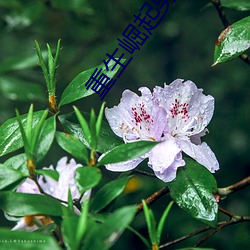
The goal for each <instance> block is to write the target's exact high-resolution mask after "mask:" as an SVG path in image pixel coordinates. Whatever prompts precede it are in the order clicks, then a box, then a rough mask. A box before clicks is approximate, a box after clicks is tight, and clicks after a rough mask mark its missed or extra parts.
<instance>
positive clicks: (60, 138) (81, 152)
mask: <svg viewBox="0 0 250 250" xmlns="http://www.w3.org/2000/svg"><path fill="white" fill-rule="evenodd" d="M56 141H57V143H58V144H59V145H60V147H61V148H62V149H64V150H65V151H66V152H68V153H69V154H71V155H72V156H73V157H74V158H75V159H77V160H78V161H79V162H81V163H83V164H86V165H88V162H89V160H88V151H87V149H86V147H85V145H84V144H83V143H82V142H80V141H79V140H78V139H77V138H76V137H75V136H73V135H70V134H67V133H64V132H56Z"/></svg>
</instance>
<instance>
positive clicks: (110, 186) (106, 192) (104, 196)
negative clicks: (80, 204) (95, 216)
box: [91, 176, 132, 212]
mask: <svg viewBox="0 0 250 250" xmlns="http://www.w3.org/2000/svg"><path fill="white" fill-rule="evenodd" d="M131 177H132V176H126V177H121V178H119V179H116V180H114V181H111V182H109V183H107V184H106V185H104V186H103V187H102V188H101V189H99V190H98V191H97V193H96V195H95V197H94V198H93V200H92V203H91V208H92V209H93V211H94V212H99V211H101V210H102V209H103V208H105V207H106V206H107V205H109V204H110V203H111V202H112V201H113V200H114V199H115V198H117V197H118V196H119V195H120V194H121V193H122V192H123V190H124V188H125V186H126V184H127V182H128V180H129V179H130V178H131Z"/></svg>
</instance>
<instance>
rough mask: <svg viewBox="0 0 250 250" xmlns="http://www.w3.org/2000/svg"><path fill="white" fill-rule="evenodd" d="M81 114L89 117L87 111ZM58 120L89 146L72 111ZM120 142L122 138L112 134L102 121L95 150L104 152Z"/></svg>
mask: <svg viewBox="0 0 250 250" xmlns="http://www.w3.org/2000/svg"><path fill="white" fill-rule="evenodd" d="M83 115H84V117H86V118H87V119H89V118H90V116H89V114H88V113H84V112H83ZM59 120H60V122H61V123H62V125H63V127H64V128H65V129H66V130H67V131H68V132H69V133H70V134H72V135H74V136H75V137H76V138H78V139H79V140H80V141H81V142H82V143H83V144H84V145H86V147H88V148H89V147H90V146H89V144H88V142H87V140H86V138H85V136H84V134H83V132H82V129H81V127H80V125H79V124H78V120H77V119H76V117H75V115H74V113H71V114H68V115H61V116H59ZM121 144H123V141H122V139H121V138H119V137H118V136H116V135H115V134H114V132H113V131H112V130H111V129H110V126H109V125H108V124H107V122H105V121H103V122H102V127H101V131H100V136H99V140H98V144H97V149H96V150H97V152H100V153H104V152H107V151H109V150H111V149H112V148H114V147H116V146H118V145H121Z"/></svg>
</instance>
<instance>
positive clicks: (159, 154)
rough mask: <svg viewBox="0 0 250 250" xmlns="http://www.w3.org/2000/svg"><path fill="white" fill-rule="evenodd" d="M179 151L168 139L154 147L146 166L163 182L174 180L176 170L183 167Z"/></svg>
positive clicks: (170, 139) (171, 139)
mask: <svg viewBox="0 0 250 250" xmlns="http://www.w3.org/2000/svg"><path fill="white" fill-rule="evenodd" d="M184 165H185V161H184V160H183V159H182V155H181V149H180V148H179V147H178V145H177V144H176V142H175V139H174V138H172V137H170V136H169V138H168V139H166V140H165V141H163V142H162V143H160V144H158V145H156V146H155V147H154V148H153V149H152V150H151V151H150V153H149V162H148V166H149V167H151V168H152V169H153V170H154V172H155V175H156V176H157V177H158V178H159V179H161V180H163V181H164V182H170V181H172V180H174V179H175V177H176V172H177V168H178V167H181V166H184Z"/></svg>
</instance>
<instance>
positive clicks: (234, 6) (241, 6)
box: [221, 0, 250, 11]
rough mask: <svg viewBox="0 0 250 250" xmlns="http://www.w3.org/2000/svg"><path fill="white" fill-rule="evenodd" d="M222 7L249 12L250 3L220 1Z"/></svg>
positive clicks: (247, 1)
mask: <svg viewBox="0 0 250 250" xmlns="http://www.w3.org/2000/svg"><path fill="white" fill-rule="evenodd" d="M221 4H222V6H223V7H227V8H230V9H234V10H239V11H247V10H250V1H249V0H237V1H235V0H221Z"/></svg>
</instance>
